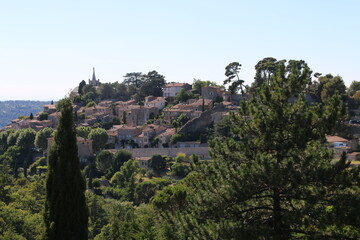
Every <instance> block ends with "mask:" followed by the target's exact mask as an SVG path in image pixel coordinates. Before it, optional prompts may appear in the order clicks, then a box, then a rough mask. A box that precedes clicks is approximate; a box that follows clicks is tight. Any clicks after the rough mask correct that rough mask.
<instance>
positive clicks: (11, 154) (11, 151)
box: [3, 146, 24, 178]
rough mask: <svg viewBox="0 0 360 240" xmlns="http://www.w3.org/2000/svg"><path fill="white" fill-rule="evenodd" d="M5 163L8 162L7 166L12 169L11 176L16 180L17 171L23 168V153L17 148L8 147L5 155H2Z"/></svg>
mask: <svg viewBox="0 0 360 240" xmlns="http://www.w3.org/2000/svg"><path fill="white" fill-rule="evenodd" d="M3 156H4V157H5V158H6V159H7V161H9V162H8V163H9V166H10V168H11V169H12V174H13V175H14V177H15V178H18V169H19V167H21V166H23V162H24V157H23V152H22V151H21V148H20V147H19V146H10V147H9V148H8V149H7V151H6V152H5V154H4V155H3Z"/></svg>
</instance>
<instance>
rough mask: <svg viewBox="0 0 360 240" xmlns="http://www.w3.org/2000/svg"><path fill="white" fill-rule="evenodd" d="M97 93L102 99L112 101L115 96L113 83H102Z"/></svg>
mask: <svg viewBox="0 0 360 240" xmlns="http://www.w3.org/2000/svg"><path fill="white" fill-rule="evenodd" d="M96 91H97V94H98V95H99V96H100V97H101V99H110V98H112V97H113V96H114V88H113V86H112V84H111V83H102V84H101V85H100V86H99V88H98V89H97V90H96Z"/></svg>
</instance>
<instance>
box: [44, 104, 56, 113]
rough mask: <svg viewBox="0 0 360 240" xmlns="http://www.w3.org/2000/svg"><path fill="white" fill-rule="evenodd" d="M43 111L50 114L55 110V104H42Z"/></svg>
mask: <svg viewBox="0 0 360 240" xmlns="http://www.w3.org/2000/svg"><path fill="white" fill-rule="evenodd" d="M44 112H47V113H48V114H52V113H54V112H56V106H55V104H47V105H44Z"/></svg>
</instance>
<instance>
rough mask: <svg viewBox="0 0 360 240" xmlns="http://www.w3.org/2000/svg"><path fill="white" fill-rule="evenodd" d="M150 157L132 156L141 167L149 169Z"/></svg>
mask: <svg viewBox="0 0 360 240" xmlns="http://www.w3.org/2000/svg"><path fill="white" fill-rule="evenodd" d="M150 159H151V158H150V157H136V158H134V160H135V161H137V162H138V163H139V166H140V167H141V168H145V169H150V168H151V166H150Z"/></svg>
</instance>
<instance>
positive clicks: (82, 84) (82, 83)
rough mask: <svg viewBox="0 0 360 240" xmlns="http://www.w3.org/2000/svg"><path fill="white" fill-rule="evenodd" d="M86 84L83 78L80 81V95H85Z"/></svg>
mask: <svg viewBox="0 0 360 240" xmlns="http://www.w3.org/2000/svg"><path fill="white" fill-rule="evenodd" d="M85 85H86V82H85V80H82V81H81V82H80V83H79V88H78V93H79V95H83V88H84V87H85Z"/></svg>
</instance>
